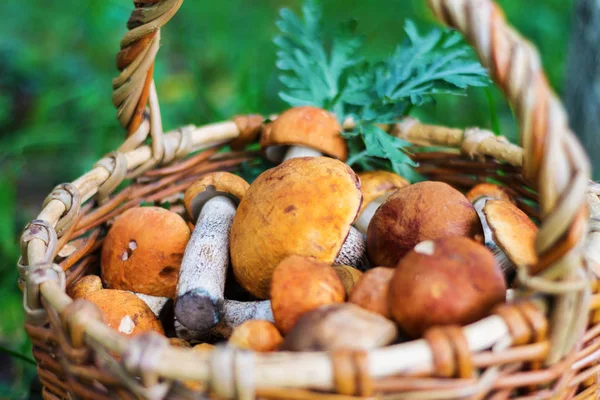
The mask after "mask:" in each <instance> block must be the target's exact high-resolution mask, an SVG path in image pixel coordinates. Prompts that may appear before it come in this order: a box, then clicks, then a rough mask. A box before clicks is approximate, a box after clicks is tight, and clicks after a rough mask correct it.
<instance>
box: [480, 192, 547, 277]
mask: <svg viewBox="0 0 600 400" xmlns="http://www.w3.org/2000/svg"><path fill="white" fill-rule="evenodd" d="M483 213H484V214H485V217H486V221H487V223H488V225H489V227H490V229H491V230H492V234H493V236H494V242H495V243H496V245H497V246H498V247H500V249H502V251H503V252H504V254H506V256H507V257H508V258H509V260H510V261H511V262H512V263H513V264H515V265H517V266H519V265H534V264H536V263H537V260H538V257H537V254H536V252H535V237H536V235H537V233H538V228H537V226H535V224H534V223H533V222H532V221H531V219H529V217H528V216H527V214H525V213H524V212H523V211H521V210H520V209H519V208H518V207H517V206H515V205H513V204H511V203H509V202H506V201H502V200H488V201H487V202H486V203H485V206H484V207H483Z"/></svg>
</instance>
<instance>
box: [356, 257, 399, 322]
mask: <svg viewBox="0 0 600 400" xmlns="http://www.w3.org/2000/svg"><path fill="white" fill-rule="evenodd" d="M393 275H394V269H393V268H388V267H376V268H372V269H370V270H368V271H367V272H365V273H364V274H363V276H362V278H361V279H360V280H359V281H358V283H357V284H356V285H355V286H354V289H353V290H352V292H351V293H350V298H349V299H348V301H349V302H350V303H354V304H356V305H357V306H360V307H361V308H364V309H365V310H368V311H371V312H374V313H376V314H379V315H382V316H384V317H386V318H390V319H391V315H390V311H389V307H388V293H389V286H390V281H391V280H392V276H393Z"/></svg>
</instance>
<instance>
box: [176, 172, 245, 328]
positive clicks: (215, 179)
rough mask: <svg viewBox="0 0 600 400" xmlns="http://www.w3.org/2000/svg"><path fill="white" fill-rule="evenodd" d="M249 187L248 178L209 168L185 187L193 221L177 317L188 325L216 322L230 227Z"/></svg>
mask: <svg viewBox="0 0 600 400" xmlns="http://www.w3.org/2000/svg"><path fill="white" fill-rule="evenodd" d="M247 189H248V183H247V182H246V181H244V180H243V179H242V178H240V177H239V176H236V175H233V174H231V173H229V172H213V173H210V174H207V175H205V176H203V177H201V178H200V179H198V180H197V181H196V182H194V183H193V184H192V185H191V186H190V187H189V188H188V189H187V190H186V191H185V195H184V203H185V208H186V210H187V212H188V214H189V216H190V217H191V218H192V219H193V220H195V221H196V224H195V226H194V231H193V232H192V237H191V239H190V241H189V243H188V245H187V247H186V249H185V253H184V255H183V260H182V263H181V269H180V272H179V281H178V283H177V299H176V301H175V316H176V317H177V320H178V321H179V322H180V323H181V324H183V325H184V326H186V327H187V328H189V329H191V330H194V331H204V330H207V329H209V328H211V327H213V326H214V325H216V324H217V323H218V322H219V319H220V314H221V310H220V308H221V307H222V305H223V301H224V296H223V291H224V288H225V277H226V275H227V267H228V265H229V248H228V243H229V230H230V228H231V223H232V221H233V216H234V215H235V211H236V205H237V203H238V202H239V200H240V199H242V197H243V196H244V193H245V192H246V190H247Z"/></svg>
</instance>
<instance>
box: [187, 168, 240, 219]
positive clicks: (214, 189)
mask: <svg viewBox="0 0 600 400" xmlns="http://www.w3.org/2000/svg"><path fill="white" fill-rule="evenodd" d="M249 186H250V185H248V182H246V181H245V180H244V179H243V178H240V177H239V176H237V175H234V174H232V173H231V172H211V173H209V174H206V175H203V176H202V177H200V178H198V179H197V180H196V181H195V182H194V183H192V185H191V186H190V187H188V188H187V190H186V191H185V194H184V195H183V203H184V204H185V209H186V211H187V213H188V215H189V216H190V217H191V218H192V219H193V220H194V221H195V220H196V219H198V215H200V211H201V210H202V207H204V204H206V202H207V201H208V200H210V199H212V198H213V197H215V196H227V197H229V198H230V199H231V200H233V202H234V203H235V204H238V203H239V202H240V200H242V198H243V197H244V193H246V190H248V187H249Z"/></svg>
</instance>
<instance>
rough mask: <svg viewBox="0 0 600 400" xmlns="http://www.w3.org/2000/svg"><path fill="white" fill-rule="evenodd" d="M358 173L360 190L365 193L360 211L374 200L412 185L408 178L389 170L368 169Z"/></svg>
mask: <svg viewBox="0 0 600 400" xmlns="http://www.w3.org/2000/svg"><path fill="white" fill-rule="evenodd" d="M357 175H358V177H359V179H360V191H361V192H362V194H363V202H362V205H361V207H360V211H359V213H361V212H362V211H363V210H364V209H365V207H366V206H367V205H368V204H369V203H371V202H372V201H373V200H375V199H377V198H379V197H381V196H383V195H385V194H388V193H390V192H394V191H396V190H397V189H400V188H403V187H405V186H408V185H410V183H409V182H408V181H407V180H406V179H404V178H403V177H401V176H400V175H398V174H395V173H393V172H389V171H383V170H380V171H367V172H360V173H359V174H357Z"/></svg>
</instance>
